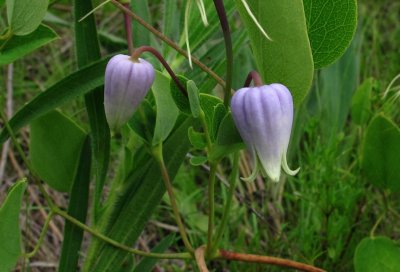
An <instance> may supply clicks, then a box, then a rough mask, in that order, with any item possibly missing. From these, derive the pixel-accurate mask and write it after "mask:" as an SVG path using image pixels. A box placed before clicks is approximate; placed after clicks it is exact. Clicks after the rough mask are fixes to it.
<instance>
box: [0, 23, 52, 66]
mask: <svg viewBox="0 0 400 272" xmlns="http://www.w3.org/2000/svg"><path fill="white" fill-rule="evenodd" d="M55 39H58V36H57V34H56V33H55V32H54V31H53V30H52V29H51V28H49V27H48V26H45V25H40V26H39V27H38V28H37V29H36V30H35V31H33V32H32V33H30V34H29V35H26V36H12V37H11V38H10V39H9V40H8V41H5V43H6V44H5V45H4V47H3V48H2V49H1V51H0V65H4V64H8V63H11V62H13V61H15V60H17V59H19V58H22V57H23V56H25V55H27V54H29V53H31V52H32V51H34V50H36V49H38V48H39V47H42V46H43V45H46V44H48V43H49V42H51V41H54V40H55Z"/></svg>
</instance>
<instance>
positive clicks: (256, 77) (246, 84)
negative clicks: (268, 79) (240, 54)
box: [243, 71, 263, 87]
mask: <svg viewBox="0 0 400 272" xmlns="http://www.w3.org/2000/svg"><path fill="white" fill-rule="evenodd" d="M251 81H253V82H254V86H257V87H259V86H262V85H263V83H262V79H261V77H260V75H259V74H258V73H257V71H251V72H250V73H249V74H248V75H247V78H246V81H245V82H244V85H243V87H249V86H250V83H251Z"/></svg>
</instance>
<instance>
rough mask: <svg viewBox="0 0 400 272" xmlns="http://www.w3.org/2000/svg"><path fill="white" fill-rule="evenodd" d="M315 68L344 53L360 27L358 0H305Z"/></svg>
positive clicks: (330, 62) (325, 64)
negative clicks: (358, 26) (358, 24)
mask: <svg viewBox="0 0 400 272" xmlns="http://www.w3.org/2000/svg"><path fill="white" fill-rule="evenodd" d="M303 4H304V11H305V14H306V20H307V30H308V37H309V39H310V44H311V49H312V54H313V59H314V67H315V69H319V68H322V67H324V66H327V65H329V64H332V63H333V62H335V61H336V60H337V59H338V58H339V57H341V56H342V55H343V53H344V52H345V51H346V48H347V47H348V46H349V45H350V42H351V40H352V39H353V36H354V33H355V31H356V26H357V1H356V0H338V1H320V0H303Z"/></svg>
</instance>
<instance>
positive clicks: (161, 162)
mask: <svg viewBox="0 0 400 272" xmlns="http://www.w3.org/2000/svg"><path fill="white" fill-rule="evenodd" d="M153 155H154V157H155V159H156V160H157V162H158V164H159V166H160V171H161V175H162V178H163V181H164V185H165V188H166V189H167V193H168V196H169V200H170V202H171V207H172V211H173V213H174V217H175V221H176V224H177V225H178V229H179V233H180V235H181V237H182V240H183V243H184V244H185V247H186V249H187V250H188V251H189V252H190V253H193V252H194V249H193V247H192V245H191V244H190V241H189V238H188V236H187V234H186V230H185V226H184V225H183V221H182V218H181V216H180V214H179V209H178V205H177V204H176V200H175V196H174V191H173V188H172V184H171V180H170V178H169V174H168V169H167V167H166V166H165V163H164V157H163V152H162V144H159V145H157V146H156V147H154V149H153Z"/></svg>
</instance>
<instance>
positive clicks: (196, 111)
mask: <svg viewBox="0 0 400 272" xmlns="http://www.w3.org/2000/svg"><path fill="white" fill-rule="evenodd" d="M186 90H187V92H188V95H189V104H190V110H191V112H192V115H193V117H194V118H197V117H199V115H200V110H201V107H200V99H199V89H198V88H197V86H196V83H194V81H193V80H189V81H188V82H187V83H186Z"/></svg>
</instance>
